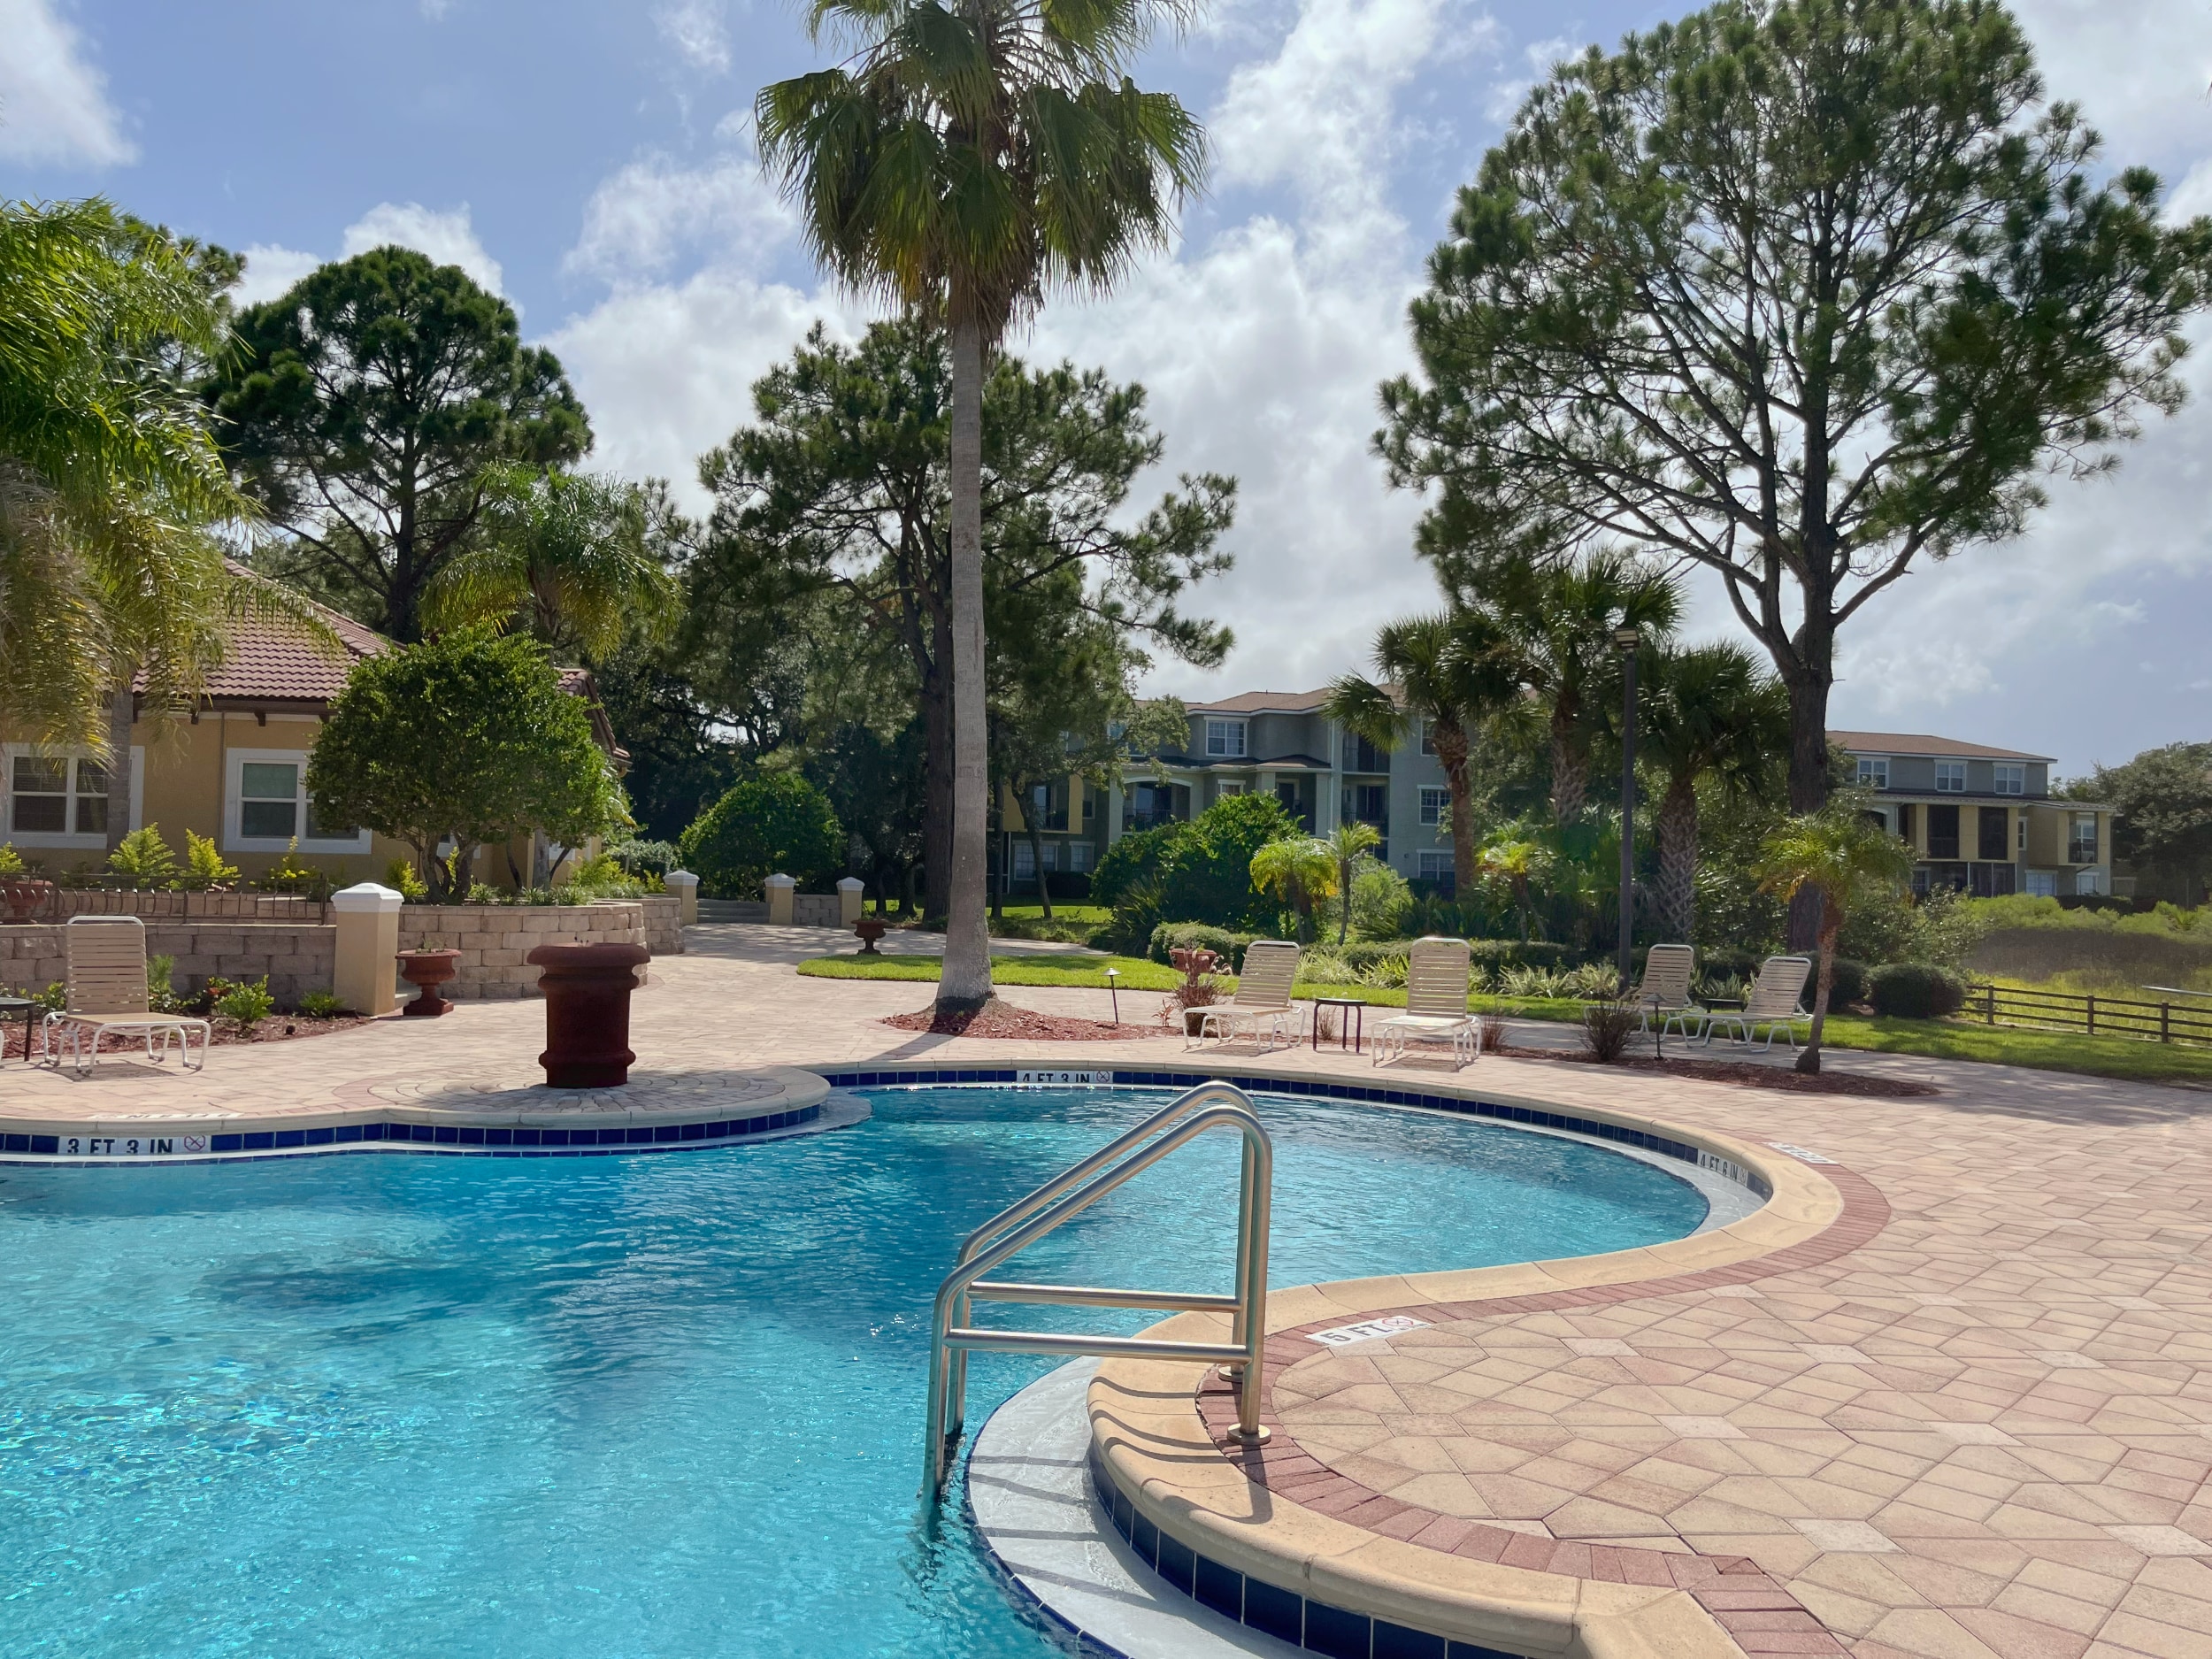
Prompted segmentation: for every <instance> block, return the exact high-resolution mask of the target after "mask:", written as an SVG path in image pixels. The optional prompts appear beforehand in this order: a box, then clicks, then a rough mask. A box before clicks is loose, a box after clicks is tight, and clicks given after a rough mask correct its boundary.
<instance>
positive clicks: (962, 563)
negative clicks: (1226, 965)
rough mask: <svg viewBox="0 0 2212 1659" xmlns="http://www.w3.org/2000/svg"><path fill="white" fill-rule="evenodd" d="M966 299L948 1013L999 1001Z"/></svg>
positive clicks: (958, 311) (955, 403) (945, 987)
mask: <svg viewBox="0 0 2212 1659" xmlns="http://www.w3.org/2000/svg"><path fill="white" fill-rule="evenodd" d="M967 297H968V296H964V295H962V294H960V293H959V292H958V291H957V290H956V291H955V294H954V320H953V324H952V434H951V477H950V479H949V484H950V488H951V495H952V503H951V505H952V871H951V880H950V882H949V884H948V885H949V892H948V895H947V896H948V898H949V905H948V907H947V919H946V924H945V967H944V973H943V976H942V977H941V979H940V980H939V982H938V987H937V1005H938V1006H939V1007H940V1008H963V1009H968V1008H975V1007H978V1006H979V1005H980V1004H981V1003H983V1002H985V1001H986V1000H987V999H988V998H989V996H990V995H991V944H990V929H989V927H988V926H987V922H986V919H985V916H984V887H985V882H986V877H987V869H988V863H989V860H988V855H987V844H986V835H987V822H986V820H987V816H988V813H989V810H990V782H989V772H988V762H989V755H988V749H987V742H986V732H985V725H984V720H985V717H984V711H983V329H982V326H981V325H980V324H979V322H977V320H976V319H975V318H974V315H973V310H972V305H971V304H964V303H962V302H963V301H964V300H966V299H967Z"/></svg>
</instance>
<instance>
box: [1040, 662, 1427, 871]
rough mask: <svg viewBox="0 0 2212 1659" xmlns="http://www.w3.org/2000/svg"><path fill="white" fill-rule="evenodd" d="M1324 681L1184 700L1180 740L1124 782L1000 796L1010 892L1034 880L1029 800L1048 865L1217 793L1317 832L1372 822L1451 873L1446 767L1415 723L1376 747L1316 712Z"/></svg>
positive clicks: (1170, 817) (1407, 853) (1409, 855)
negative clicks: (1304, 687)
mask: <svg viewBox="0 0 2212 1659" xmlns="http://www.w3.org/2000/svg"><path fill="white" fill-rule="evenodd" d="M1327 697H1328V691H1327V688H1326V687H1324V688H1322V689H1320V690H1317V691H1247V692H1240V693H1239V694H1238V695H1235V696H1233V697H1225V698H1222V699H1221V700H1219V701H1217V702H1214V703H1192V704H1190V705H1189V707H1188V708H1187V714H1188V715H1189V717H1190V725H1189V732H1188V735H1187V740H1186V741H1185V742H1184V744H1183V745H1182V747H1181V748H1180V749H1179V750H1177V751H1174V752H1170V753H1165V754H1160V755H1155V756H1150V757H1145V758H1143V759H1141V760H1137V761H1133V762H1132V763H1131V764H1129V765H1128V767H1127V768H1125V775H1124V778H1123V780H1122V782H1121V783H1120V784H1119V785H1118V786H1117V787H1113V788H1110V789H1103V790H1102V789H1095V788H1092V787H1088V786H1087V785H1085V784H1084V783H1083V782H1082V780H1079V779H1065V780H1060V781H1059V782H1056V783H1055V784H1053V785H1051V786H1049V787H1046V786H1039V787H1038V788H1037V789H1036V790H1034V791H1033V800H1031V801H1030V802H1027V803H1017V802H1011V801H1007V802H1002V803H1001V812H1000V821H1001V824H1002V827H1003V829H1004V831H1005V848H1004V852H1003V854H1002V856H1003V857H1004V858H1005V860H1006V863H1005V866H1004V867H1005V868H1006V869H1007V870H1008V871H1009V872H1010V873H1011V875H1012V878H1013V881H1012V885H1013V887H1014V890H1016V891H1017V892H1019V891H1023V890H1025V889H1031V890H1033V887H1034V882H1035V878H1036V862H1035V855H1034V853H1033V850H1032V849H1031V848H1030V847H1029V846H1028V845H1027V836H1026V828H1025V825H1024V823H1023V817H1022V814H1023V810H1024V809H1025V807H1026V808H1027V809H1029V810H1034V811H1036V812H1037V813H1038V814H1039V815H1040V817H1041V825H1040V828H1041V833H1042V839H1043V841H1044V855H1045V867H1046V869H1047V871H1048V872H1061V871H1068V872H1078V873H1080V872H1087V871H1088V870H1090V869H1091V868H1092V867H1093V866H1094V864H1096V863H1097V860H1098V857H1099V856H1100V855H1101V854H1102V853H1103V852H1104V851H1105V850H1106V849H1107V848H1109V847H1110V846H1111V845H1113V843H1114V842H1115V841H1118V840H1119V839H1120V838H1121V837H1122V836H1124V835H1125V834H1128V833H1131V832H1133V831H1136V830H1144V829H1150V828H1152V827H1154V826H1156V825H1159V824H1164V823H1169V822H1174V821H1179V820H1186V819H1189V818H1194V817H1196V816H1197V815H1198V814H1199V813H1201V812H1203V811H1204V810H1206V809H1207V808H1208V807H1210V806H1211V805H1213V804H1214V803H1216V802H1217V801H1219V800H1221V799H1223V798H1224V797H1225V796H1230V795H1273V796H1274V797H1275V798H1276V799H1277V800H1279V801H1280V802H1281V803H1283V805H1284V807H1285V808H1286V809H1287V810H1288V811H1289V812H1290V814H1291V816H1292V817H1293V818H1296V819H1297V820H1298V822H1299V823H1300V824H1301V825H1302V826H1304V827H1305V828H1306V829H1308V830H1309V831H1310V832H1312V833H1315V834H1317V835H1325V834H1327V833H1329V832H1330V831H1331V830H1333V829H1334V828H1335V827H1336V826H1338V825H1339V824H1340V823H1345V822H1348V821H1356V822H1359V823H1363V824H1369V825H1372V826H1374V828H1375V830H1376V831H1377V833H1379V834H1380V835H1381V836H1382V838H1383V845H1382V847H1381V848H1380V849H1379V852H1380V854H1381V856H1383V858H1384V859H1385V860H1386V861H1387V862H1388V863H1389V864H1390V865H1391V866H1392V867H1393V868H1394V869H1395V870H1397V871H1398V872H1400V873H1401V874H1402V875H1404V876H1405V877H1407V878H1408V879H1411V880H1426V881H1440V882H1443V883H1446V884H1448V883H1449V882H1450V880H1451V878H1452V846H1451V807H1450V796H1449V792H1448V790H1447V788H1446V787H1445V782H1444V769H1443V767H1442V765H1441V764H1439V763H1438V761H1437V758H1436V751H1435V749H1433V748H1432V746H1431V745H1430V743H1429V741H1428V733H1426V732H1425V731H1423V732H1422V733H1419V734H1418V735H1417V738H1415V737H1411V736H1409V741H1406V742H1404V743H1402V744H1401V745H1400V746H1399V747H1398V748H1397V749H1395V750H1390V749H1377V748H1376V747H1375V746H1374V745H1373V744H1371V743H1370V742H1368V741H1365V740H1364V739H1362V738H1360V737H1357V736H1356V735H1354V734H1353V733H1349V732H1348V731H1345V730H1344V729H1343V728H1342V727H1341V726H1338V725H1337V723H1336V722H1335V721H1333V720H1331V719H1330V718H1328V717H1327V716H1325V714H1323V713H1322V711H1321V709H1322V704H1323V703H1325V701H1326V700H1327Z"/></svg>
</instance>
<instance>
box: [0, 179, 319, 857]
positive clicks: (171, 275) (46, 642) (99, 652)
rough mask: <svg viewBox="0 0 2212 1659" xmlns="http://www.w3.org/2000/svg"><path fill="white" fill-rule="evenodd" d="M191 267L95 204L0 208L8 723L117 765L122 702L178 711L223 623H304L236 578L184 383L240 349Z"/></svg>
mask: <svg viewBox="0 0 2212 1659" xmlns="http://www.w3.org/2000/svg"><path fill="white" fill-rule="evenodd" d="M194 254H195V250H193V249H192V248H191V247H190V246H189V245H188V244H186V245H180V244H179V243H178V242H174V241H173V240H172V239H171V238H170V237H169V236H168V235H166V234H165V233H163V232H160V231H157V230H155V229H153V228H152V227H148V226H144V225H141V224H139V223H137V222H135V221H134V220H131V219H127V218H125V217H124V216H123V215H121V214H119V213H118V212H117V211H115V210H114V209H113V208H112V207H111V206H110V205H109V204H107V203H105V202H103V201H100V200H97V199H94V200H91V201H85V202H64V203H57V204H44V205H34V204H26V203H20V202H13V203H0V595H5V599H6V602H5V603H4V604H0V708H4V709H6V710H7V711H8V714H9V717H10V719H11V723H12V725H13V726H15V727H16V728H17V730H18V731H19V732H21V733H24V734H26V735H27V736H29V737H30V738H32V739H34V740H35V741H50V742H56V743H70V744H81V745H85V746H88V747H90V748H92V749H95V750H103V749H105V748H107V747H108V745H109V743H110V741H111V732H110V731H109V730H107V729H104V726H103V721H102V709H103V705H104V703H107V702H108V700H109V696H110V693H111V691H112V689H113V688H114V687H116V686H118V685H119V684H120V685H126V686H127V684H128V682H129V680H130V678H131V676H132V675H133V674H134V673H136V674H141V675H142V676H143V679H142V692H143V695H144V696H145V698H146V700H147V701H148V702H149V703H154V704H156V705H159V704H162V703H177V702H180V701H181V700H183V699H184V698H185V697H187V696H188V695H190V694H191V693H192V692H193V691H194V690H196V688H197V687H199V685H200V684H201V683H202V682H203V680H204V675H205V672H206V671H207V669H208V668H209V666H211V664H212V663H213V662H214V661H215V660H216V658H217V657H218V656H219V653H220V650H221V642H222V634H223V623H224V621H225V620H226V618H227V617H229V616H232V615H234V614H236V613H239V612H248V613H257V614H263V615H272V614H274V615H287V616H290V615H295V614H298V613H300V612H302V611H303V607H300V606H297V605H296V604H293V603H287V601H286V599H285V598H284V596H283V595H280V594H279V593H277V592H276V591H275V590H273V589H272V588H270V587H269V586H268V585H267V584H265V583H262V582H259V581H257V580H252V579H250V578H248V577H243V576H242V575H241V574H240V573H238V572H234V571H233V570H231V569H229V568H227V566H226V565H225V562H224V558H223V550H222V547H221V544H220V543H219V541H218V539H217V535H216V531H217V530H218V529H219V527H221V526H224V525H225V524H227V523H234V522H238V521H242V520H244V519H246V518H250V512H249V511H248V510H247V508H246V507H245V505H244V503H242V501H241V500H240V499H239V497H238V496H237V495H236V494H235V493H234V491H233V489H232V488H231V485H230V480H229V479H228V477H227V475H226V473H225V472H224V469H223V465H222V461H221V458H220V457H219V455H218V454H217V451H216V449H215V445H214V443H213V442H212V441H211V438H210V436H209V434H208V430H207V423H206V416H205V411H204V409H203V408H202V407H201V405H200V404H199V403H198V402H197V400H196V399H195V398H194V397H193V396H191V395H190V394H189V393H188V391H187V390H185V388H184V387H183V385H182V383H181V381H180V378H179V377H178V376H176V375H175V374H173V373H170V372H169V365H172V364H173V362H174V361H175V360H176V359H177V358H178V357H180V356H188V357H204V356H206V355H209V354H212V353H214V352H217V351H219V350H220V349H222V348H223V346H224V344H225V342H226V341H227V333H228V331H227V323H226V320H225V314H224V310H223V306H222V304H221V303H220V301H219V298H218V292H217V290H218V284H217V282H216V281H215V280H211V277H210V276H209V275H208V273H205V272H204V271H202V270H200V269H198V268H196V265H195V258H194ZM314 626H319V625H314ZM119 701H120V702H121V703H122V706H123V707H124V709H126V710H127V707H128V703H127V698H125V699H120V700H119ZM125 731H126V733H127V726H126V727H125ZM116 775H117V776H118V778H120V777H121V776H122V773H121V772H119V771H118V772H117V774H116ZM110 821H111V823H114V824H116V825H117V826H119V827H120V826H122V825H123V824H124V823H125V821H126V820H125V818H124V817H123V816H122V815H119V814H118V815H111V820H110Z"/></svg>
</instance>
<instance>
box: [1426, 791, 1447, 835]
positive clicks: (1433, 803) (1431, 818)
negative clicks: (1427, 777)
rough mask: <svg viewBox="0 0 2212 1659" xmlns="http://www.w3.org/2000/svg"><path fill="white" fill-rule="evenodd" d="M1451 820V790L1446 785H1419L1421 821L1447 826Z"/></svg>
mask: <svg viewBox="0 0 2212 1659" xmlns="http://www.w3.org/2000/svg"><path fill="white" fill-rule="evenodd" d="M1451 821H1452V792H1451V789H1450V788H1449V787H1439V786H1437V785H1435V784H1432V783H1425V784H1423V785H1422V786H1421V822H1423V823H1424V824H1432V825H1440V826H1444V827H1446V828H1449V827H1450V826H1451Z"/></svg>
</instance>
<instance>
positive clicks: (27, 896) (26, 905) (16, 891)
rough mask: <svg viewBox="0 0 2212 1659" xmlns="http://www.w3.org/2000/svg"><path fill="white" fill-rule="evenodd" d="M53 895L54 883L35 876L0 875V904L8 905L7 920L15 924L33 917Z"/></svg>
mask: <svg viewBox="0 0 2212 1659" xmlns="http://www.w3.org/2000/svg"><path fill="white" fill-rule="evenodd" d="M53 896H54V884H53V883H52V882H50V881H46V880H42V879H39V878H37V877H35V876H4V877H0V904H4V905H6V906H7V907H8V914H7V920H8V922H9V924H10V925H11V926H17V925H19V924H21V923H24V922H28V921H30V920H32V919H34V918H35V917H36V916H37V915H38V913H39V912H40V911H41V910H44V909H45V908H46V906H47V903H48V902H49V901H50V900H51V899H52V898H53Z"/></svg>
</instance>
